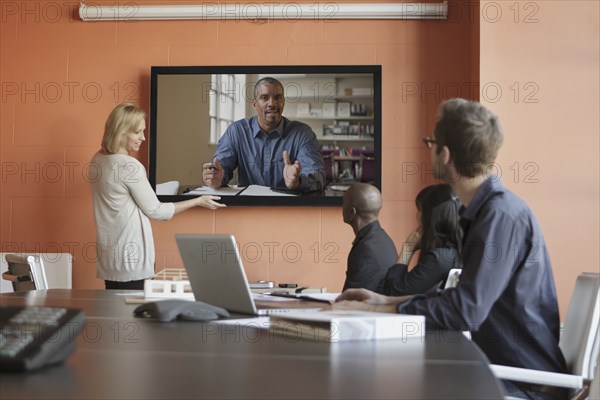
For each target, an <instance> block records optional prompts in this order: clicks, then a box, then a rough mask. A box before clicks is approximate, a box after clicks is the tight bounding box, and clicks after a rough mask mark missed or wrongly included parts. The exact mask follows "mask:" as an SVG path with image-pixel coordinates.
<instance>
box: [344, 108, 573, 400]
mask: <svg viewBox="0 0 600 400" xmlns="http://www.w3.org/2000/svg"><path fill="white" fill-rule="evenodd" d="M502 141H503V133H502V129H501V128H500V124H499V121H498V119H497V117H496V116H495V115H493V114H492V113H491V112H490V111H488V110H487V109H486V108H485V107H483V106H482V105H481V104H479V103H476V102H470V101H467V100H463V99H453V100H448V101H446V102H444V103H443V104H442V105H441V107H440V115H439V120H438V122H437V124H436V126H435V131H434V137H433V138H430V137H427V138H425V139H423V142H424V143H425V145H426V146H427V147H429V148H430V149H431V160H432V162H433V163H434V164H435V168H434V171H435V174H436V178H438V179H442V180H444V181H446V182H448V183H449V184H450V186H451V187H452V189H454V192H455V193H456V194H457V195H458V197H459V199H460V201H461V204H462V205H463V207H462V208H461V210H460V215H461V220H460V224H461V227H462V228H463V233H464V236H463V248H462V255H463V256H462V264H463V272H462V274H461V277H460V281H459V283H458V285H457V286H456V287H455V288H451V289H447V290H444V291H442V292H440V293H428V294H427V295H414V296H400V297H388V296H384V295H380V294H377V293H373V292H370V291H367V290H365V289H351V290H347V291H345V292H343V293H342V294H341V296H340V297H339V299H338V303H336V305H335V308H337V309H344V308H346V309H361V310H369V311H378V312H391V313H395V312H397V313H403V314H420V315H424V316H425V317H426V324H427V328H428V329H452V330H462V331H464V330H468V331H471V333H472V337H473V340H474V341H475V342H476V343H477V345H478V346H479V347H480V348H481V349H482V350H483V352H484V353H485V354H486V355H487V357H488V358H489V360H490V362H492V363H494V364H500V365H508V366H515V367H522V368H528V369H537V370H543V371H551V372H561V373H564V372H565V371H566V365H565V360H564V357H563V355H562V352H561V350H560V348H559V347H558V335H559V326H560V319H559V315H558V303H557V300H556V290H555V286H554V278H553V276H552V268H551V264H550V257H549V256H548V251H547V249H546V244H545V242H544V237H543V235H542V231H541V228H540V226H539V225H538V223H537V221H536V219H535V217H534V216H533V213H532V212H531V210H530V209H529V207H528V206H527V204H526V203H525V202H524V201H523V200H521V199H520V198H518V197H517V196H516V195H515V194H513V193H512V192H511V191H509V190H508V189H506V188H505V187H504V185H503V184H502V182H500V179H499V178H498V177H497V176H491V175H488V170H489V168H490V167H491V166H492V164H493V163H494V160H495V159H496V155H497V153H498V149H499V148H500V146H501V145H502ZM504 385H505V389H506V392H507V394H509V395H511V396H518V397H523V398H530V399H557V398H564V393H562V392H561V391H560V390H559V389H556V388H552V387H545V386H527V385H524V384H520V383H516V382H508V381H505V382H504Z"/></svg>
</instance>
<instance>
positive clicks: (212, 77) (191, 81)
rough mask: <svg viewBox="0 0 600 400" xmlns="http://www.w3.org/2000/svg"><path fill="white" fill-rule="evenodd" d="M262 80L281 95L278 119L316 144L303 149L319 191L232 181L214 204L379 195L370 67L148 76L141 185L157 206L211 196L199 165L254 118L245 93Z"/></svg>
mask: <svg viewBox="0 0 600 400" xmlns="http://www.w3.org/2000/svg"><path fill="white" fill-rule="evenodd" d="M264 77H272V78H275V79H277V80H278V81H279V82H281V84H282V85H283V88H284V95H285V106H284V109H283V116H284V117H286V118H287V119H289V120H291V121H300V122H302V123H304V124H306V125H308V126H309V127H310V128H311V130H312V131H313V132H314V134H315V135H316V139H317V141H318V142H317V145H314V143H315V142H314V141H313V148H314V147H317V148H318V152H320V155H319V156H320V157H322V159H323V162H322V165H323V169H322V174H319V176H322V180H321V181H320V183H319V186H320V187H319V188H317V189H314V190H310V191H302V192H300V191H286V190H278V189H281V188H269V187H266V186H261V185H252V186H248V185H238V183H239V182H238V180H237V179H238V177H237V171H235V172H234V174H233V177H232V179H231V180H230V181H229V182H227V186H224V187H223V188H220V189H218V190H217V194H219V195H221V198H222V202H223V203H225V204H227V205H236V206H237V205H239V206H261V205H265V206H291V205H294V206H339V205H341V204H342V196H343V193H344V191H345V190H346V189H347V188H348V187H349V186H350V185H351V184H353V183H355V182H368V183H371V184H373V185H374V186H376V187H377V188H378V189H380V190H381V66H380V65H297V66H290V65H286V66H177V67H164V66H155V67H152V69H151V99H150V100H151V104H150V157H149V178H150V183H151V184H152V186H153V188H154V189H155V190H156V193H157V195H158V196H159V198H160V199H161V201H179V200H184V199H187V198H190V196H198V195H201V194H207V193H211V190H212V189H210V188H208V187H206V186H204V185H203V180H202V168H203V164H204V163H207V162H212V161H213V156H214V154H215V151H216V149H217V146H218V143H219V140H220V139H221V137H222V136H223V134H224V132H225V131H226V129H227V127H228V126H229V125H230V124H231V123H232V122H234V121H236V120H240V119H244V118H251V117H253V116H255V115H256V111H255V109H254V107H253V104H252V100H253V98H254V85H255V83H256V82H257V81H258V80H259V79H262V78H264ZM313 153H314V154H316V153H317V152H316V151H314V152H313ZM293 161H294V160H292V162H293ZM240 168H241V167H240Z"/></svg>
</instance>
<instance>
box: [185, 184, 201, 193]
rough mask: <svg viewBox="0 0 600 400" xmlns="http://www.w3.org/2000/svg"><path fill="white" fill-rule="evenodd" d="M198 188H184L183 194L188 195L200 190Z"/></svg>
mask: <svg viewBox="0 0 600 400" xmlns="http://www.w3.org/2000/svg"><path fill="white" fill-rule="evenodd" d="M200 187H202V186H200ZM200 187H197V188H192V187H188V188H185V189H183V194H186V193H189V192H191V191H192V190H196V189H200Z"/></svg>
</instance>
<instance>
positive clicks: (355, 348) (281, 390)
mask: <svg viewBox="0 0 600 400" xmlns="http://www.w3.org/2000/svg"><path fill="white" fill-rule="evenodd" d="M125 293H127V292H126V291H108V290H83V289H81V290H80V289H73V290H66V289H50V290H36V291H28V292H17V293H10V294H3V295H0V305H3V306H25V305H27V306H29V305H36V306H54V307H70V308H81V309H83V310H84V312H85V314H86V322H85V326H84V328H83V331H82V332H81V333H80V334H79V335H78V336H77V339H76V351H75V353H74V354H72V355H71V356H70V357H69V358H68V359H67V361H66V362H64V363H63V364H60V365H57V366H52V367H48V368H44V369H41V370H38V371H34V372H30V373H2V374H0V398H1V399H3V400H8V399H204V398H206V399H501V398H502V394H501V391H500V387H499V384H498V382H497V381H496V379H495V378H494V376H493V375H492V373H491V371H490V369H489V367H488V362H487V361H486V358H485V356H484V355H483V353H482V352H481V351H480V350H479V348H478V347H477V346H476V345H475V344H474V343H472V342H470V341H469V340H468V339H466V338H465V337H464V336H463V335H462V334H461V333H460V332H452V331H428V332H427V334H426V335H425V337H424V338H423V339H421V338H413V339H407V340H403V339H386V340H366V341H350V342H339V343H324V342H314V341H309V340H301V339H295V338H289V337H285V336H281V335H274V334H272V333H270V332H269V331H268V330H267V329H262V327H260V326H259V325H260V324H259V323H257V322H256V320H254V319H248V320H240V321H238V322H236V323H234V324H227V325H222V324H215V323H201V322H190V321H176V322H169V323H161V322H157V321H154V320H149V319H143V318H136V317H134V316H133V310H134V308H135V307H136V305H135V304H126V302H125V299H124V296H123V294H125ZM319 305H320V306H322V304H319ZM245 321H246V322H245Z"/></svg>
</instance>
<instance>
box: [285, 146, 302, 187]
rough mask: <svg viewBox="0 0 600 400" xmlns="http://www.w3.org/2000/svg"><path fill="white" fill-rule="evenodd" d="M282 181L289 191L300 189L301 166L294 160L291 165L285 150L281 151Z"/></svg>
mask: <svg viewBox="0 0 600 400" xmlns="http://www.w3.org/2000/svg"><path fill="white" fill-rule="evenodd" d="M283 165H284V167H283V179H284V181H285V187H287V188H288V189H290V190H297V189H298V188H299V187H300V172H302V165H300V161H298V160H296V161H295V162H294V163H293V164H292V162H291V161H290V155H289V154H288V152H287V150H284V151H283Z"/></svg>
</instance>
